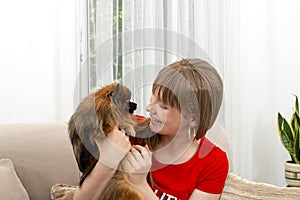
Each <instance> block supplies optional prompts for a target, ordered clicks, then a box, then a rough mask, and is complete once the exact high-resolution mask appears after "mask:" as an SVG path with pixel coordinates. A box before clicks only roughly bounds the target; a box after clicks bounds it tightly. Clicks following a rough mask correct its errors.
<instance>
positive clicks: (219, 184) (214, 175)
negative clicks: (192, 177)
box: [196, 147, 229, 194]
mask: <svg viewBox="0 0 300 200" xmlns="http://www.w3.org/2000/svg"><path fill="white" fill-rule="evenodd" d="M205 159H207V162H206V163H208V165H207V166H206V169H205V170H204V172H203V174H202V175H201V177H199V179H198V183H197V184H198V185H197V186H196V189H198V190H200V191H203V192H206V193H211V194H221V193H222V191H223V188H224V185H225V181H226V178H227V175H228V169H229V163H228V159H227V156H226V153H225V152H223V151H222V150H221V149H220V148H218V147H216V150H215V151H213V152H212V154H211V155H208V156H207V158H205Z"/></svg>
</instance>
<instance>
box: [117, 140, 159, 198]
mask: <svg viewBox="0 0 300 200" xmlns="http://www.w3.org/2000/svg"><path fill="white" fill-rule="evenodd" d="M151 165H152V152H151V151H150V150H149V148H148V146H147V145H146V147H142V146H140V145H134V146H132V147H131V149H130V153H128V154H127V155H126V157H125V158H124V159H123V161H122V162H121V167H122V169H123V170H124V171H125V172H128V173H129V180H130V182H131V183H132V184H133V185H134V186H135V187H136V189H138V190H139V191H140V192H141V194H142V195H143V196H144V198H145V199H146V200H158V197H157V196H156V195H155V194H154V192H153V191H152V189H151V187H150V186H149V184H148V182H147V174H148V173H149V170H150V168H151Z"/></svg>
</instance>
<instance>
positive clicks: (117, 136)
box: [95, 126, 131, 169]
mask: <svg viewBox="0 0 300 200" xmlns="http://www.w3.org/2000/svg"><path fill="white" fill-rule="evenodd" d="M95 142H96V144H97V147H98V150H99V152H100V156H99V161H98V162H101V163H102V164H104V165H106V166H107V167H110V168H112V169H117V168H118V165H119V163H120V162H121V160H122V159H123V158H124V157H125V155H126V154H127V153H128V151H129V150H130V147H131V144H130V141H129V137H128V136H127V135H126V134H125V131H124V130H119V128H118V126H115V127H114V129H113V130H112V131H111V132H110V133H109V134H108V136H107V137H103V138H101V139H98V140H95Z"/></svg>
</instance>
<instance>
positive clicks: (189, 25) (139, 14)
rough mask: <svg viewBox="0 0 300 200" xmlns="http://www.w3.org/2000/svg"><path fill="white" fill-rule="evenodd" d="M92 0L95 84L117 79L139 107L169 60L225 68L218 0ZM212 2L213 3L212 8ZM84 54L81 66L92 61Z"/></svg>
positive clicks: (143, 112) (144, 102) (142, 104)
mask: <svg viewBox="0 0 300 200" xmlns="http://www.w3.org/2000/svg"><path fill="white" fill-rule="evenodd" d="M90 2H91V3H90V5H89V6H90V8H96V9H93V10H96V11H95V14H94V15H93V16H94V17H92V19H93V20H95V21H94V23H93V26H94V27H92V29H93V30H94V31H95V33H96V39H95V40H93V41H92V44H90V47H91V46H93V47H94V49H91V50H92V53H91V54H90V56H92V55H96V58H95V60H94V62H95V65H96V72H95V73H96V87H101V86H103V85H105V84H108V83H111V82H113V81H115V80H118V79H121V81H122V83H123V84H124V85H126V86H128V87H129V88H130V89H131V91H132V92H133V100H134V101H136V102H137V104H138V109H137V113H139V114H143V115H146V114H147V113H146V112H145V107H146V105H147V103H148V101H149V98H150V95H151V85H152V82H153V81H154V79H155V77H156V74H157V73H158V71H159V70H160V69H161V68H162V67H163V66H165V65H167V64H170V63H172V62H175V61H177V60H179V59H182V58H188V57H199V58H203V59H205V60H207V61H209V62H211V63H212V64H213V65H214V66H215V67H216V68H217V69H218V70H219V71H221V73H222V72H223V70H222V67H223V66H222V65H223V55H222V53H223V50H222V49H220V48H219V47H220V46H222V45H223V44H222V43H223V38H222V37H220V34H221V35H222V34H223V33H222V16H221V15H220V14H219V12H218V11H217V10H218V8H219V6H220V3H211V2H210V1H194V0H187V1H180V0H176V1H174V0H156V1H147V0H141V1H108V0H107V1H90ZM215 5H217V6H216V8H217V9H212V8H213V7H214V6H215ZM208 7H211V9H209V10H208V9H207V8H208ZM220 7H222V6H220ZM116 10H117V11H118V10H121V14H120V15H122V17H121V19H120V18H119V17H118V16H116ZM215 14H216V15H215ZM208 16H213V17H211V18H208ZM220 27H221V28H220ZM217 30H218V31H219V32H218V33H217V32H216V31H217ZM211 33H213V34H211ZM209 54H211V55H212V57H213V58H210V56H208V55H209ZM87 56H88V55H87ZM88 60H89V58H87V59H86V61H85V62H84V63H83V66H88V65H91V63H88V62H89V61H88ZM114 66H117V67H114ZM120 66H121V67H120ZM90 67H91V66H90ZM92 78H94V77H91V75H90V79H92Z"/></svg>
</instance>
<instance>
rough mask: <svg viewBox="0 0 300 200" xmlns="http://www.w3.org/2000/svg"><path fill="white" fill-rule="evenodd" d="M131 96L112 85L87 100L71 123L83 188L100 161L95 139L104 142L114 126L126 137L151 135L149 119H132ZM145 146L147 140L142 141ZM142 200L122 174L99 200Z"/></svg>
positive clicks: (116, 85) (115, 176) (124, 174)
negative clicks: (124, 133)
mask: <svg viewBox="0 0 300 200" xmlns="http://www.w3.org/2000/svg"><path fill="white" fill-rule="evenodd" d="M130 97H131V92H130V91H129V89H128V88H126V87H125V86H121V85H120V84H110V85H107V86H104V87H103V88H101V89H99V90H98V91H97V92H95V93H94V94H91V95H89V96H87V97H86V98H85V99H84V100H83V101H82V102H81V103H80V104H79V106H78V107H77V109H76V111H75V113H74V114H73V115H72V117H71V118H70V121H69V134H70V139H71V143H72V145H73V151H74V154H75V157H76V160H77V164H78V167H79V169H80V171H81V172H82V176H81V178H80V183H79V184H80V185H81V184H82V183H83V181H84V179H85V178H86V177H87V176H88V175H89V173H90V172H91V171H92V169H93V168H94V166H95V164H96V163H97V160H98V158H99V151H98V148H97V145H96V144H95V142H94V140H95V139H101V137H104V136H105V135H107V134H108V133H109V132H111V131H112V130H113V128H114V127H115V125H118V126H119V128H120V129H124V130H125V132H126V134H128V135H131V136H137V137H140V138H145V136H143V137H142V136H141V135H140V134H145V135H149V134H152V133H151V130H150V128H149V126H148V125H149V119H145V120H144V121H140V122H137V120H136V117H135V116H134V115H132V114H131V113H133V110H135V107H134V105H135V104H133V103H132V102H130V101H129V99H130ZM139 141H140V143H144V140H143V139H141V140H139ZM117 199H119V200H120V199H124V200H128V199H130V200H142V199H144V198H143V197H142V195H141V194H140V193H139V192H138V191H137V190H136V189H135V188H134V186H133V185H132V184H131V183H130V182H129V181H128V179H127V175H126V173H124V172H121V171H119V170H117V171H116V173H115V175H114V177H113V178H112V179H111V180H110V181H109V182H108V184H107V187H106V188H105V189H104V191H103V193H102V195H101V198H100V200H117Z"/></svg>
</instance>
